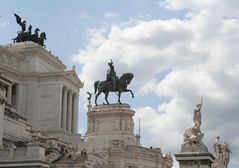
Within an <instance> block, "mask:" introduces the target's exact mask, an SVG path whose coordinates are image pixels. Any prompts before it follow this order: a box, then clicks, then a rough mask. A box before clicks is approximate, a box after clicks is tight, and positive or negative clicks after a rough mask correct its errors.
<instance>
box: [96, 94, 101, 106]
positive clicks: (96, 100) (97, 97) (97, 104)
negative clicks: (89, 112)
mask: <svg viewBox="0 0 239 168" xmlns="http://www.w3.org/2000/svg"><path fill="white" fill-rule="evenodd" d="M100 93H101V92H98V93H97V94H96V95H95V105H96V106H97V105H98V104H97V98H98V96H99V95H100Z"/></svg>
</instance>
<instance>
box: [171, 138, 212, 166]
mask: <svg viewBox="0 0 239 168" xmlns="http://www.w3.org/2000/svg"><path fill="white" fill-rule="evenodd" d="M174 156H175V158H176V160H177V161H178V162H179V167H180V168H211V165H212V163H213V161H214V159H215V157H214V156H213V155H212V154H211V153H209V152H208V150H207V147H206V145H204V143H203V142H201V144H200V145H199V144H192V145H182V147H181V151H180V153H178V154H175V155H174Z"/></svg>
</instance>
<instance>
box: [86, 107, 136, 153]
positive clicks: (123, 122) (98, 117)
mask: <svg viewBox="0 0 239 168" xmlns="http://www.w3.org/2000/svg"><path fill="white" fill-rule="evenodd" d="M134 113H135V112H134V111H133V110H131V109H130V106H129V105H128V104H112V105H99V106H94V107H93V108H92V109H91V111H89V112H88V113H87V115H88V128H87V136H86V140H85V141H86V142H87V144H90V146H88V148H89V147H90V148H92V151H94V152H100V151H102V150H103V149H104V148H107V147H109V144H110V143H109V142H110V141H112V140H120V141H124V143H125V144H126V145H137V140H136V138H135V136H134V132H133V131H134V122H133V118H132V117H133V116H134Z"/></svg>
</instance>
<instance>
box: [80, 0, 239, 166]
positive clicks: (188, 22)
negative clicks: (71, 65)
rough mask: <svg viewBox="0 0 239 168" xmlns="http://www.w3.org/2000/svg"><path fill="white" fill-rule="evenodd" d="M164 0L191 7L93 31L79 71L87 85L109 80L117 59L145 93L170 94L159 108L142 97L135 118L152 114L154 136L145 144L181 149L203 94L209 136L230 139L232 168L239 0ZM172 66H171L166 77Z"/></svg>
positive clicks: (237, 97) (205, 128)
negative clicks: (180, 13)
mask: <svg viewBox="0 0 239 168" xmlns="http://www.w3.org/2000/svg"><path fill="white" fill-rule="evenodd" d="M186 2H188V3H186ZM161 5H163V6H164V7H165V8H167V9H170V10H182V9H188V10H189V13H188V15H187V16H186V18H185V19H184V20H179V19H169V20H160V19H159V20H152V21H138V22H136V23H135V24H134V25H130V26H127V25H126V26H122V25H114V26H112V27H110V29H109V30H105V29H104V30H99V31H97V30H94V31H91V32H90V36H89V38H90V40H89V43H88V45H87V46H86V48H85V49H83V50H81V51H80V52H79V54H78V55H76V56H75V60H76V61H78V62H79V63H81V64H83V68H82V71H81V74H80V77H81V79H82V80H83V81H85V86H86V90H88V89H90V88H92V86H93V81H94V80H97V79H105V73H106V69H107V62H108V61H109V60H110V59H111V58H112V59H113V61H114V64H115V69H116V72H118V74H119V75H120V74H122V73H123V72H126V71H129V72H133V73H134V74H135V78H134V79H133V83H134V84H133V85H134V87H135V89H136V90H137V93H138V94H139V95H140V94H141V96H143V95H145V94H151V93H152V92H155V93H156V94H157V95H158V96H159V97H161V96H167V97H170V98H171V100H170V101H167V102H164V103H162V104H159V105H158V107H159V108H158V109H153V108H152V107H149V106H146V107H142V106H141V105H140V104H138V105H136V107H135V109H136V111H137V113H136V118H137V117H138V116H141V118H143V119H144V120H145V121H147V122H143V124H144V125H143V128H144V129H147V130H148V132H149V133H150V135H151V138H149V139H147V140H146V141H145V143H146V144H149V145H153V144H155V145H159V146H161V147H162V148H163V149H165V151H172V152H173V153H176V152H178V151H179V148H180V144H181V142H182V133H183V131H184V129H185V128H186V127H188V126H190V124H192V112H193V108H194V105H196V104H197V103H198V102H199V101H200V98H201V97H203V98H204V105H203V125H202V131H203V132H205V138H204V141H205V143H206V144H207V145H208V147H209V148H211V145H212V142H213V139H214V137H215V136H217V135H219V134H220V135H221V137H223V139H225V140H227V141H228V142H229V143H231V145H232V150H233V151H232V161H231V164H230V166H229V167H233V166H235V165H236V164H235V162H236V156H237V155H238V154H239V153H238V151H239V146H238V145H237V144H236V143H235V142H236V140H238V138H239V135H238V134H237V132H238V128H239V124H238V118H239V113H238V100H239V92H237V90H238V89H237V88H238V86H239V78H238V76H239V57H238V53H239V48H238V43H239V29H238V28H239V20H238V16H239V14H238V10H237V9H238V5H239V3H238V1H235V0H234V1H233V0H231V1H223V0H219V1H210V2H208V1H205V0H203V1H196V0H195V1H189V0H188V1H183V0H167V1H165V2H164V3H163V4H162V3H161ZM166 69H170V72H168V74H166V75H165V76H161V73H162V72H163V71H165V70H166ZM159 78H160V80H159Z"/></svg>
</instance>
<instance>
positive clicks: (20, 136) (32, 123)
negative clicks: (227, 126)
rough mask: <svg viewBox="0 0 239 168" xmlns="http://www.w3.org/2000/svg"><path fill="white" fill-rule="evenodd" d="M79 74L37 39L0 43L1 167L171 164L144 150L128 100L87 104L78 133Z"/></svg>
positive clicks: (164, 167) (166, 167) (148, 167)
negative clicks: (82, 132)
mask: <svg viewBox="0 0 239 168" xmlns="http://www.w3.org/2000/svg"><path fill="white" fill-rule="evenodd" d="M82 87H83V83H82V82H81V80H80V79H79V77H78V75H77V74H76V72H75V69H74V67H73V68H72V70H66V66H65V65H64V64H63V63H62V62H61V61H60V60H59V59H58V57H56V56H54V55H52V54H51V53H50V52H48V51H47V50H45V49H44V48H42V47H41V46H40V45H38V44H36V43H33V42H21V43H15V44H10V45H5V46H0V167H15V168H23V167H24V168H25V167H29V168H30V167H31V168H36V167H41V168H43V167H44V168H48V167H57V168H61V167H62V168H67V167H75V168H171V167H172V162H173V161H172V157H171V155H170V154H163V153H162V152H161V149H160V148H146V147H142V146H141V145H140V144H139V138H140V137H139V136H138V135H135V134H134V132H133V130H134V123H133V116H134V113H135V112H134V111H133V110H131V108H130V106H129V105H127V104H122V105H118V104H115V105H101V106H94V107H92V106H91V105H89V111H88V113H87V115H88V123H87V124H88V127H87V128H88V129H87V133H86V136H85V137H81V136H80V135H78V134H77V132H78V130H77V127H78V107H79V104H78V102H79V93H80V89H81V88H82Z"/></svg>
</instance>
